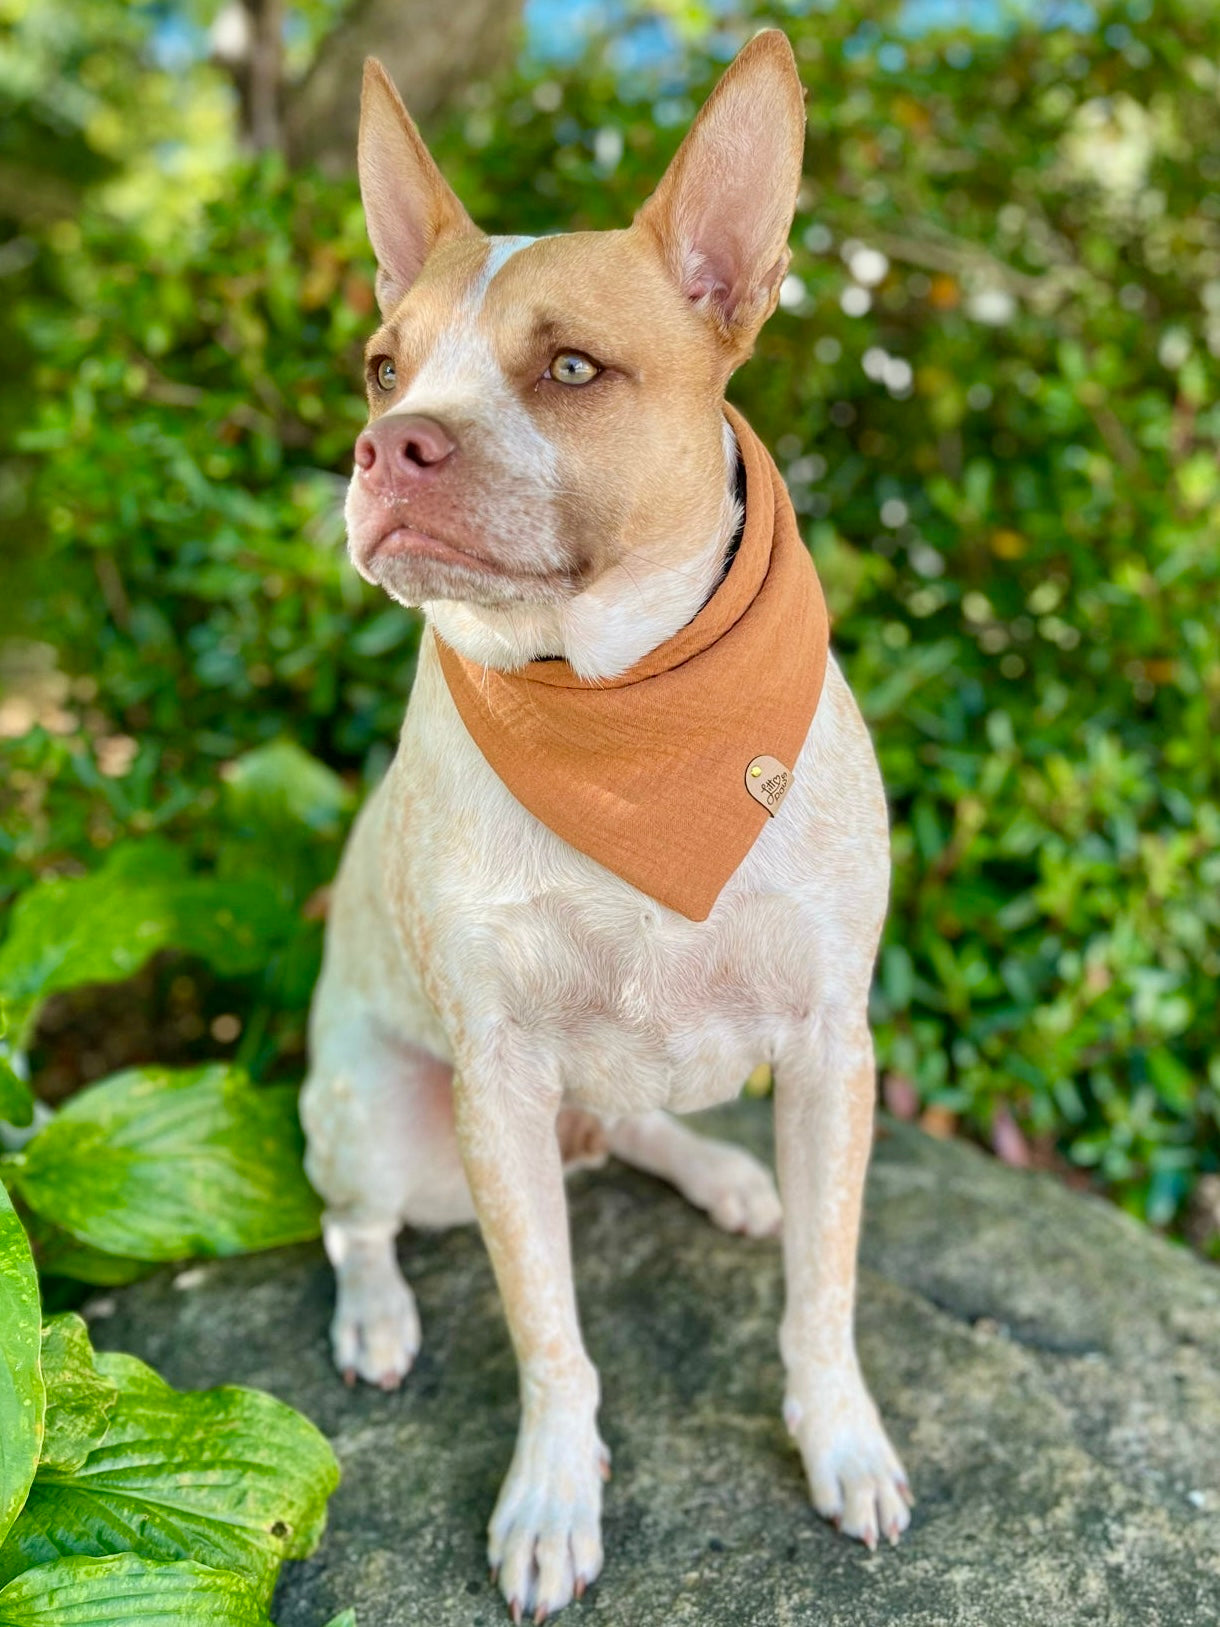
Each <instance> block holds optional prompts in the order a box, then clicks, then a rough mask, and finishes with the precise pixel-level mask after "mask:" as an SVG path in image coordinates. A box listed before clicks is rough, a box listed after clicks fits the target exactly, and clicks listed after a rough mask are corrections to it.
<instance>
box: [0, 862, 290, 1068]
mask: <svg viewBox="0 0 1220 1627" xmlns="http://www.w3.org/2000/svg"><path fill="white" fill-rule="evenodd" d="M162 853H163V849H162V848H161V845H160V844H152V851H151V853H150V856H149V861H148V867H147V872H145V873H141V871H140V869H139V867H138V864H137V862H136V861H135V860H134V859H133V858H132V850H130V849H129V850H127V851H125V852H123V853H121V854H120V855H119V856H118V858H117V859H112V860H111V862H110V863H108V864H107V865H104V866H103V867H102V869H101V870H99V871H97V872H96V874H94V875H91V876H81V877H73V878H69V879H66V880H65V879H60V880H55V881H44V882H40V883H39V884H38V885H37V886H34V887H31V888H30V889H29V890H28V891H27V892H24V893H22V894H21V896H20V897H19V898H18V899H17V902H16V903H15V904H14V905H13V910H12V917H11V925H10V927H9V934H8V937H7V939H6V940H5V942H4V944H3V946H2V947H0V998H3V999H4V1000H5V1001H7V1002H8V1005H9V1010H10V1013H11V1016H12V1021H13V1027H14V1030H15V1036H16V1037H15V1041H14V1043H15V1044H16V1046H17V1047H18V1048H21V1047H24V1045H25V1044H26V1043H27V1042H28V1038H29V1033H30V1030H31V1028H32V1026H33V1022H34V1019H35V1017H36V1016H37V1012H38V1007H39V1005H40V1004H41V1003H42V1001H43V1000H45V999H46V998H47V996H48V995H50V994H54V993H55V992H56V991H57V990H61V989H70V988H75V987H76V986H77V985H78V984H81V983H114V982H118V981H121V980H122V979H123V978H126V977H130V976H131V975H132V974H133V973H134V972H137V971H138V970H139V969H140V967H141V966H142V965H143V964H144V962H145V961H146V960H148V958H149V957H150V956H151V955H154V954H156V953H157V951H158V950H161V949H181V950H183V951H185V952H186V953H188V954H192V955H199V956H200V957H201V958H202V959H204V960H206V961H207V962H208V963H209V964H210V965H211V966H213V967H214V968H215V969H216V970H217V971H218V972H220V973H222V974H223V975H226V976H237V975H240V974H243V973H246V972H252V971H256V970H257V969H258V968H259V967H261V966H262V965H263V964H264V962H265V961H266V958H267V955H268V953H269V951H270V949H271V948H272V947H273V946H274V945H276V944H278V943H279V942H281V941H282V940H283V939H284V938H286V937H287V936H288V935H289V934H290V933H291V931H292V930H293V929H294V928H295V925H296V922H295V920H294V919H293V917H292V916H291V915H290V914H288V912H287V911H286V910H285V908H284V906H283V904H282V903H281V901H280V899H279V897H278V894H277V892H276V889H275V888H274V887H272V886H271V885H270V884H268V883H266V882H260V881H258V880H243V881H223V882H222V881H215V880H210V879H208V878H206V877H190V876H187V877H182V876H175V875H173V874H172V873H170V872H169V871H168V868H167V866H166V864H165V862H164V860H163V859H162V857H161V855H162Z"/></svg>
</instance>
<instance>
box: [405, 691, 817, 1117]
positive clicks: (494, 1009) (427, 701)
mask: <svg viewBox="0 0 1220 1627" xmlns="http://www.w3.org/2000/svg"><path fill="white" fill-rule="evenodd" d="M388 790H389V792H390V798H391V809H390V818H391V820H392V821H393V822H394V827H395V828H394V836H393V839H392V840H391V841H390V843H389V852H390V854H391V855H392V856H393V858H392V868H391V874H390V876H389V878H388V879H389V882H390V896H391V902H392V904H393V906H394V912H395V915H396V917H397V921H398V925H399V930H400V931H401V933H402V934H403V937H404V939H405V941H406V942H407V944H408V947H409V949H410V951H411V953H412V958H413V960H415V962H416V964H417V967H418V970H419V973H420V977H421V980H422V982H423V983H424V986H425V988H426V989H427V990H428V993H429V996H430V998H431V999H432V1001H433V1003H434V1005H435V1006H436V1008H437V1010H438V1012H439V1013H440V1015H441V1019H442V1023H443V1024H444V1025H445V1026H446V1027H447V1028H448V1029H450V1030H451V1031H453V1030H456V1029H463V1030H469V1029H470V1028H472V1027H477V1026H478V1025H480V1024H483V1023H490V1022H494V1021H497V1020H503V1019H506V1018H507V1019H508V1020H510V1021H512V1022H513V1023H516V1024H520V1025H521V1026H523V1027H524V1028H526V1029H528V1030H529V1031H531V1032H533V1033H536V1034H538V1035H540V1036H546V1038H547V1040H548V1041H553V1050H554V1054H556V1055H557V1056H559V1057H560V1058H561V1061H562V1068H563V1076H564V1082H565V1088H566V1089H567V1091H568V1092H569V1094H570V1096H571V1097H572V1099H573V1100H576V1101H579V1102H581V1103H583V1104H584V1105H587V1106H589V1107H592V1108H596V1109H599V1110H600V1111H602V1112H605V1113H630V1112H639V1111H643V1110H645V1109H648V1108H654V1107H664V1106H668V1107H671V1108H674V1109H677V1110H682V1111H688V1110H692V1109H694V1108H698V1107H702V1106H708V1105H711V1104H712V1103H713V1102H716V1101H723V1100H725V1099H726V1098H728V1097H730V1096H732V1095H734V1094H735V1093H736V1092H737V1091H738V1090H739V1089H740V1086H741V1083H742V1081H743V1080H744V1078H745V1077H746V1075H747V1074H748V1073H749V1072H750V1071H751V1069H752V1068H753V1067H755V1066H756V1065H757V1064H758V1062H759V1061H761V1060H765V1059H766V1057H767V1056H768V1055H769V1052H770V1041H771V1037H772V1036H773V1034H774V1032H775V1028H776V1025H777V1023H778V1022H780V1021H782V1020H783V1019H784V1018H785V1017H789V1016H791V1015H793V1014H795V1013H797V1012H799V1011H801V1010H803V1009H808V1006H809V1003H810V1001H811V999H812V998H813V994H814V985H815V983H816V981H817V974H816V964H815V961H814V959H813V958H812V957H811V955H810V951H809V932H808V930H807V927H808V922H807V914H808V900H807V898H806V897H805V896H804V894H803V892H802V891H801V890H798V891H797V892H796V893H795V894H793V893H785V892H782V891H780V890H779V889H777V890H775V891H774V892H772V891H763V892H761V893H759V892H757V891H755V890H753V889H742V888H738V889H736V890H735V889H734V886H733V883H730V886H729V888H728V889H727V890H726V894H725V896H724V897H723V898H722V900H721V902H720V903H719V904H718V905H717V908H716V909H715V910H714V911H713V914H712V916H711V917H710V919H709V920H707V921H704V922H692V921H687V920H685V919H684V918H683V917H681V916H679V915H676V914H674V913H673V912H672V911H669V910H666V909H663V908H662V907H661V906H660V905H658V904H655V903H653V902H652V901H651V900H650V899H648V898H646V897H645V896H644V895H643V894H641V893H639V892H638V891H636V889H634V888H632V887H630V886H629V885H628V884H627V883H626V882H623V881H620V880H619V879H618V878H617V877H615V876H612V875H611V874H610V873H609V872H608V871H606V870H604V869H603V868H602V867H601V866H600V865H598V864H596V863H594V862H593V861H592V860H590V859H588V858H586V857H585V856H584V855H583V854H581V853H579V852H578V851H576V850H575V849H574V848H572V847H570V846H569V845H568V844H566V843H564V842H562V841H560V840H559V839H558V838H557V837H555V836H554V835H553V834H552V833H551V832H550V831H549V830H547V829H546V828H545V827H544V826H542V825H541V824H539V822H538V821H537V820H536V819H535V818H534V817H533V816H532V815H531V814H529V813H528V812H527V811H526V810H525V809H524V808H523V807H521V805H520V804H519V803H518V802H516V800H515V799H514V798H513V797H512V796H511V795H510V793H509V792H508V791H507V790H506V789H505V787H504V786H503V784H502V783H501V782H500V780H499V779H498V778H497V777H496V775H495V774H494V773H493V772H492V770H491V769H490V768H489V767H488V765H487V764H486V762H485V761H484V760H483V758H482V756H481V755H480V754H479V752H478V750H477V748H476V747H475V746H474V744H473V742H472V741H471V740H470V737H469V736H468V735H467V734H466V731H465V729H464V727H463V725H462V723H461V721H460V719H459V718H458V717H457V714H456V711H455V710H454V708H453V706H452V703H451V702H450V701H449V698H448V694H447V692H446V690H445V687H444V681H443V679H442V678H441V677H440V674H439V672H438V671H437V667H436V663H435V661H434V660H431V661H430V660H428V659H425V661H424V662H423V663H422V664H421V669H420V673H419V676H418V678H417V680H416V688H415V693H414V696H413V699H412V704H411V711H410V714H409V716H408V720H407V725H406V727H405V730H404V736H403V743H402V749H401V751H400V753H399V757H398V759H397V761H396V766H395V769H394V771H393V777H392V780H391V784H390V786H389V787H388ZM767 834H768V838H769V839H770V840H772V841H773V840H774V838H773V837H770V833H767ZM762 841H763V839H762V838H760V844H759V845H762Z"/></svg>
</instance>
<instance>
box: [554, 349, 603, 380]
mask: <svg viewBox="0 0 1220 1627" xmlns="http://www.w3.org/2000/svg"><path fill="white" fill-rule="evenodd" d="M600 372H601V368H600V367H599V366H598V365H597V363H596V362H591V361H590V360H589V358H588V357H587V356H582V355H581V353H580V351H579V350H561V351H560V352H559V354H558V356H555V357H553V358H552V360H551V365H550V366H549V367H548V368H547V370H546V373H545V375H544V376H545V377H546V378H552V379H554V380H555V381H556V383H557V384H588V383H589V382H590V381H591V380H592V379H595V378H596V377H597V375H598V374H599V373H600Z"/></svg>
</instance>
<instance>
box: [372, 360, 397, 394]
mask: <svg viewBox="0 0 1220 1627" xmlns="http://www.w3.org/2000/svg"><path fill="white" fill-rule="evenodd" d="M373 376H374V378H375V379H376V380H377V388H378V389H379V390H392V389H393V388H394V386H395V385H396V384H397V383H398V369H397V368H396V367H395V366H394V363H393V362H392V361H391V360H390V358H389V357H388V356H380V357H378V359H377V361H376V363H375V364H374V369H373Z"/></svg>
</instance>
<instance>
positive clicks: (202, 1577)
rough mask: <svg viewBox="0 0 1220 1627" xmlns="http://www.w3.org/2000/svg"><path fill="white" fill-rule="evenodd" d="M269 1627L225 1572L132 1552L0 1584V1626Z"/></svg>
mask: <svg viewBox="0 0 1220 1627" xmlns="http://www.w3.org/2000/svg"><path fill="white" fill-rule="evenodd" d="M137 1623H138V1624H139V1627H271V1623H270V1622H269V1621H268V1619H267V1616H266V1614H265V1612H264V1611H263V1609H262V1606H261V1605H260V1604H259V1602H258V1600H257V1599H256V1598H255V1596H254V1594H253V1593H252V1592H251V1590H250V1588H249V1587H248V1586H247V1585H246V1583H245V1582H243V1581H242V1579H241V1577H240V1576H234V1575H233V1574H232V1572H230V1571H218V1570H210V1569H208V1568H207V1567H206V1566H204V1565H195V1564H191V1563H189V1562H185V1563H182V1562H180V1563H177V1564H172V1565H156V1564H149V1563H148V1562H147V1561H146V1560H143V1559H137V1558H136V1557H135V1555H134V1554H123V1555H121V1556H119V1557H117V1558H114V1559H61V1560H59V1561H57V1562H56V1563H55V1564H52V1565H39V1566H38V1567H37V1568H36V1569H35V1570H30V1571H26V1573H25V1574H24V1576H19V1577H18V1578H17V1579H16V1581H13V1582H10V1583H9V1584H8V1586H7V1587H6V1588H3V1589H0V1627H136V1624H137Z"/></svg>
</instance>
